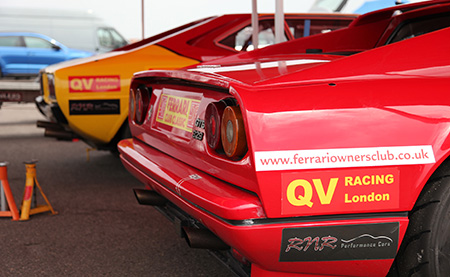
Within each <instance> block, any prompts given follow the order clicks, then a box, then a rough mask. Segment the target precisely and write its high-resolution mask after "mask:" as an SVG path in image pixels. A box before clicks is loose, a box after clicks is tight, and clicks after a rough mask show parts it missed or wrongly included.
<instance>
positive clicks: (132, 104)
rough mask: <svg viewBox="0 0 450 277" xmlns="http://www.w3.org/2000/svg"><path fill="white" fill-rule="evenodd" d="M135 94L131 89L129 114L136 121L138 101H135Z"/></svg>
mask: <svg viewBox="0 0 450 277" xmlns="http://www.w3.org/2000/svg"><path fill="white" fill-rule="evenodd" d="M135 97H136V96H135V94H134V90H133V89H130V99H129V110H128V116H129V118H130V120H131V121H135V113H136V102H135Z"/></svg>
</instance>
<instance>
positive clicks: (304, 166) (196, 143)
mask: <svg viewBox="0 0 450 277" xmlns="http://www.w3.org/2000/svg"><path fill="white" fill-rule="evenodd" d="M402 7H403V6H402ZM398 9H402V8H398ZM394 11H395V8H391V9H385V10H383V11H381V12H379V13H377V12H374V13H371V14H368V15H366V16H361V17H360V18H358V19H357V20H356V21H355V22H354V23H353V24H352V25H351V26H349V27H348V28H346V29H342V30H339V31H335V32H332V33H329V34H323V35H317V36H312V37H308V38H303V39H299V40H297V41H292V42H286V43H283V44H280V45H276V46H272V47H267V48H264V49H260V50H256V51H253V52H249V53H244V54H238V55H235V56H230V57H227V58H224V59H220V60H215V61H211V62H209V63H204V64H202V65H200V66H197V67H192V68H188V69H185V70H180V71H148V72H141V73H139V74H136V75H135V77H134V80H133V82H132V85H131V88H132V89H136V88H137V87H140V86H141V87H142V86H146V87H147V88H149V89H150V90H151V101H150V107H149V112H148V114H147V117H146V120H145V121H144V122H143V124H135V123H134V122H133V121H130V126H131V131H132V133H133V139H131V140H126V141H122V142H120V143H119V149H120V151H121V154H122V155H121V158H122V161H123V163H124V165H125V166H126V167H127V169H128V170H129V171H130V172H132V173H133V174H134V175H135V176H136V177H137V178H139V179H140V180H141V181H142V182H143V183H145V184H146V185H147V188H148V189H150V190H154V191H156V192H158V193H159V194H161V195H162V196H164V197H165V198H167V199H168V200H169V201H170V202H172V203H174V204H175V205H176V206H178V207H179V208H181V209H182V210H184V211H185V212H187V213H188V214H189V215H190V216H192V217H193V218H195V219H196V220H198V221H199V222H201V224H203V225H204V226H206V227H207V228H208V229H209V230H211V231H212V232H214V233H215V234H216V235H217V236H218V237H220V238H221V239H222V240H223V241H224V242H225V243H227V244H228V245H230V246H231V247H232V248H233V249H235V250H237V251H238V252H239V253H240V254H242V255H243V256H244V257H246V258H247V259H248V260H249V261H250V262H251V263H252V274H255V275H258V276H259V275H260V276H272V275H273V276H275V275H276V276H289V275H290V274H294V273H296V274H305V276H309V275H308V274H311V275H312V274H317V275H323V276H328V275H340V276H385V275H386V274H387V273H388V271H389V268H390V266H391V263H392V261H393V259H394V258H395V255H396V253H397V250H398V247H399V246H400V244H401V242H402V239H403V236H404V234H405V231H406V227H407V225H408V212H409V211H411V209H412V208H413V206H414V204H415V202H416V200H417V198H418V196H419V194H420V193H421V192H422V189H423V188H424V186H425V184H426V182H427V181H428V180H429V178H430V176H431V175H432V174H436V171H438V169H439V166H440V165H441V164H442V163H443V162H444V161H445V160H446V159H447V158H448V156H449V154H450V149H449V146H450V144H449V141H450V140H449V129H450V120H449V119H450V99H449V98H448V96H447V91H448V88H449V87H450V72H449V71H448V67H449V63H448V61H449V60H450V52H449V51H448V50H449V47H448V46H449V45H450V28H445V27H443V28H442V30H437V31H434V30H433V31H429V32H428V33H427V32H425V33H426V34H423V35H422V34H418V36H417V37H414V38H408V39H406V38H405V39H404V41H398V42H396V43H390V41H391V40H392V39H393V38H395V36H396V35H397V34H398V33H399V31H397V30H398V29H397V27H398V28H400V27H401V26H403V23H409V22H414V20H416V18H424V17H425V18H432V17H434V16H436V14H439V15H440V14H445V13H446V12H450V4H449V3H448V1H435V2H431V3H428V4H427V3H422V4H412V5H409V6H406V7H405V8H404V10H402V11H403V13H399V15H395V14H394ZM396 14H397V13H396ZM370 32H372V33H370ZM430 45H432V46H433V47H432V48H430ZM294 49H295V51H294ZM307 49H321V50H323V52H333V53H316V54H307V53H306V52H308V51H307ZM355 50H358V52H360V53H357V54H354V55H338V53H336V52H340V51H342V52H345V53H349V52H352V51H355ZM230 99H232V100H233V101H235V103H236V106H237V107H239V109H240V111H241V112H242V117H243V123H244V128H245V134H246V141H247V147H248V151H247V152H246V154H245V155H243V156H242V157H237V158H236V157H234V158H228V157H227V156H225V155H224V154H223V153H221V152H220V151H215V150H213V149H211V148H210V147H209V146H208V144H207V142H206V140H205V139H204V138H203V136H200V138H198V136H194V135H193V134H194V133H195V134H197V135H198V134H204V133H205V129H204V127H202V124H198V125H191V127H189V128H187V129H186V128H185V129H183V130H181V127H180V126H177V122H176V121H171V118H172V117H171V116H172V115H171V113H170V111H169V112H167V110H170V109H171V107H172V108H173V109H175V107H181V106H184V104H183V105H181V104H179V103H186V105H188V106H189V105H190V107H196V108H195V112H192V113H193V114H191V112H190V111H187V112H185V113H184V115H183V116H185V117H186V120H188V118H195V119H196V120H197V121H199V122H202V121H204V120H205V119H206V116H205V110H206V107H207V106H208V104H210V103H216V102H220V101H228V102H230V101H231V100H230ZM170 101H172V102H173V103H178V104H173V103H172V104H169V105H167V108H165V107H166V103H170ZM170 105H175V106H170ZM230 105H232V104H230ZM168 115H169V116H168ZM192 120H193V119H192ZM206 135H207V134H206ZM359 239H363V240H366V241H365V242H364V243H357V242H355V243H353V241H358V240H359ZM337 241H339V243H337V244H335V243H336V242H337ZM358 251H362V252H358ZM377 253H378V254H377ZM377 255H379V256H377ZM280 274H281V275H280ZM282 274H284V275H282Z"/></svg>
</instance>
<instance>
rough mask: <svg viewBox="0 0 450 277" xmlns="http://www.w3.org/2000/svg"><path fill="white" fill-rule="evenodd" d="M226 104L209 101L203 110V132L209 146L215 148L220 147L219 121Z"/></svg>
mask: <svg viewBox="0 0 450 277" xmlns="http://www.w3.org/2000/svg"><path fill="white" fill-rule="evenodd" d="M225 107H226V105H225V103H223V102H214V103H209V105H208V107H206V112H205V132H206V134H207V135H206V140H207V142H208V145H209V147H211V149H213V150H217V149H219V148H221V147H222V141H221V139H220V138H221V135H220V123H221V121H222V115H223V110H224V109H225Z"/></svg>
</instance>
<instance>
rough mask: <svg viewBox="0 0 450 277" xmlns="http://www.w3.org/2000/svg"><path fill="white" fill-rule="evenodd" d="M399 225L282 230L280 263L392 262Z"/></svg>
mask: <svg viewBox="0 0 450 277" xmlns="http://www.w3.org/2000/svg"><path fill="white" fill-rule="evenodd" d="M398 234H399V223H398V222H390V223H377V224H356V225H341V226H323V227H309V228H287V229H283V234H282V240H281V250H280V262H314V261H350V260H378V259H393V258H395V255H396V253H397V246H398V239H399V238H398Z"/></svg>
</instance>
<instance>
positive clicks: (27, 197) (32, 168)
mask: <svg viewBox="0 0 450 277" xmlns="http://www.w3.org/2000/svg"><path fill="white" fill-rule="evenodd" d="M36 163H37V161H30V162H25V167H26V171H27V179H26V181H25V191H24V193H23V200H22V208H21V212H20V220H28V219H30V215H33V214H38V213H43V212H48V211H51V212H52V214H54V215H55V214H57V212H55V210H53V207H52V205H50V202H49V201H48V199H47V197H46V196H45V194H44V192H43V191H42V188H41V186H40V185H39V183H38V181H37V178H36ZM35 184H36V186H37V187H38V189H39V191H40V192H41V195H42V197H43V198H44V200H45V202H46V203H47V205H37V206H36V207H35V208H31V199H32V197H33V189H34V185H35Z"/></svg>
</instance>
